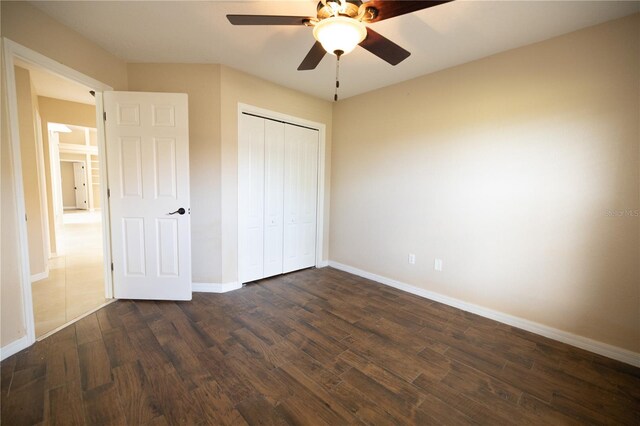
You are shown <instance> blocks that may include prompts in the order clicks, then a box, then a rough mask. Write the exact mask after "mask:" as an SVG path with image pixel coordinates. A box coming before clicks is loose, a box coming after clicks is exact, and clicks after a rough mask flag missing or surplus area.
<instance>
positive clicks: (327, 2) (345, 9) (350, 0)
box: [317, 0, 362, 20]
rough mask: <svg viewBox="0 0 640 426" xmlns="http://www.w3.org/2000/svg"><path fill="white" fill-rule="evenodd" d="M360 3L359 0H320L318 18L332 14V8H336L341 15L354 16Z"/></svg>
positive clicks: (324, 17) (356, 14)
mask: <svg viewBox="0 0 640 426" xmlns="http://www.w3.org/2000/svg"><path fill="white" fill-rule="evenodd" d="M360 5H362V1H361V0H322V1H320V2H319V3H318V8H317V10H318V19H319V20H322V19H326V18H329V17H331V16H334V15H335V13H334V10H335V9H334V8H338V10H339V14H340V15H341V16H348V17H350V18H355V17H356V16H358V12H359V9H360Z"/></svg>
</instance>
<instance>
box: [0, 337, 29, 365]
mask: <svg viewBox="0 0 640 426" xmlns="http://www.w3.org/2000/svg"><path fill="white" fill-rule="evenodd" d="M28 347H29V338H28V337H27V336H22V337H21V338H19V339H18V340H14V341H13V342H11V343H9V344H8V345H6V346H3V347H2V348H0V361H4V360H5V359H7V358H9V357H10V356H11V355H13V354H16V353H18V352H20V351H21V350H23V349H26V348H28Z"/></svg>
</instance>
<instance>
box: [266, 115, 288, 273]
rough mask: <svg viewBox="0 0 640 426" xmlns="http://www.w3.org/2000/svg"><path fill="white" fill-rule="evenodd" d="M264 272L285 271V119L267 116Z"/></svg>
mask: <svg viewBox="0 0 640 426" xmlns="http://www.w3.org/2000/svg"><path fill="white" fill-rule="evenodd" d="M264 130H265V155H264V276H265V277H270V276H272V275H277V274H281V273H282V243H283V232H284V231H283V224H284V223H283V209H284V205H283V203H284V200H283V197H284V123H280V122H276V121H271V120H265V127H264Z"/></svg>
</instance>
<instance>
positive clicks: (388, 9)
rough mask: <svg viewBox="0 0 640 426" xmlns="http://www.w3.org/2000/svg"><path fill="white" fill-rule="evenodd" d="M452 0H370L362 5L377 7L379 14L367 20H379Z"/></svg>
mask: <svg viewBox="0 0 640 426" xmlns="http://www.w3.org/2000/svg"><path fill="white" fill-rule="evenodd" d="M450 1H453V0H439V1H438V0H436V1H431V0H422V1H420V0H417V1H410V0H370V1H368V2H366V3H363V4H362V6H360V7H364V8H369V7H373V8H375V9H376V10H377V11H378V13H377V15H376V16H374V17H373V18H371V19H369V20H367V22H378V21H382V20H384V19H389V18H393V17H394V16H400V15H404V14H406V13H411V12H415V11H417V10H422V9H427V8H429V7H433V6H438V5H439V4H442V3H449V2H450ZM365 19H366V18H365Z"/></svg>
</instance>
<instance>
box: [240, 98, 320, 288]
mask: <svg viewBox="0 0 640 426" xmlns="http://www.w3.org/2000/svg"><path fill="white" fill-rule="evenodd" d="M243 113H247V114H252V115H257V116H259V117H263V118H266V119H272V120H276V121H284V122H286V123H290V124H293V125H299V126H304V127H308V128H311V129H314V130H317V131H318V190H317V204H316V209H317V210H316V256H315V266H316V268H323V267H325V266H327V265H328V264H329V262H328V260H327V259H323V247H324V191H325V164H326V125H325V124H323V123H318V122H315V121H310V120H305V119H303V118H299V117H294V116H292V115H288V114H283V113H280V112H276V111H271V110H268V109H264V108H260V107H256V106H253V105H248V104H243V103H238V128H239V126H240V125H241V124H240V123H241V119H242V114H243ZM240 160H241V159H240V158H238V191H239V190H240V188H241V187H242V182H241V180H242V179H243V176H242V175H241V174H240V168H241V162H240ZM238 199H240V197H238ZM240 211H241V210H240V205H238V231H240V230H241V229H242V228H241V227H242V226H244V224H243V223H242V216H241V214H240ZM240 236H241V232H238V239H240ZM241 245H242V244H241V243H240V241H238V248H240V247H241ZM240 255H241V254H240V252H238V259H239V258H240ZM239 267H240V265H239V264H238V279H240V269H239Z"/></svg>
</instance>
